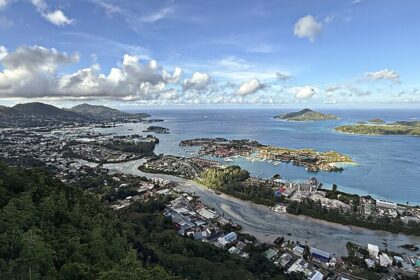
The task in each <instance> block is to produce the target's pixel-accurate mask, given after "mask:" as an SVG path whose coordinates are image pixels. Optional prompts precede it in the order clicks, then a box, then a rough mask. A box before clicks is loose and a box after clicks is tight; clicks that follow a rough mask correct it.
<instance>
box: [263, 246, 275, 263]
mask: <svg viewBox="0 0 420 280" xmlns="http://www.w3.org/2000/svg"><path fill="white" fill-rule="evenodd" d="M264 256H265V257H266V258H267V259H269V260H271V259H272V258H274V257H275V256H277V251H276V250H274V249H272V248H268V249H267V251H265V252H264Z"/></svg>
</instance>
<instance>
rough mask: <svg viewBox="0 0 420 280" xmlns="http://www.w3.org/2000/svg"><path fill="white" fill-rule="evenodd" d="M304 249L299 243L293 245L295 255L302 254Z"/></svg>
mask: <svg viewBox="0 0 420 280" xmlns="http://www.w3.org/2000/svg"><path fill="white" fill-rule="evenodd" d="M304 251H305V248H304V247H302V246H300V245H296V246H295V247H293V253H294V254H295V255H297V256H303V252H304Z"/></svg>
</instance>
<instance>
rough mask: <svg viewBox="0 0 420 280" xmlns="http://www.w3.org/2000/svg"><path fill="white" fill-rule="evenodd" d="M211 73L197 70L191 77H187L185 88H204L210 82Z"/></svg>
mask: <svg viewBox="0 0 420 280" xmlns="http://www.w3.org/2000/svg"><path fill="white" fill-rule="evenodd" d="M210 79H211V78H210V75H209V74H207V73H201V72H195V73H194V74H193V75H192V77H191V79H185V80H184V85H183V89H184V90H188V89H197V90H200V89H204V88H206V87H207V85H208V84H209V83H210Z"/></svg>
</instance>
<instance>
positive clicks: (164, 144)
mask: <svg viewBox="0 0 420 280" xmlns="http://www.w3.org/2000/svg"><path fill="white" fill-rule="evenodd" d="M139 111H142V112H147V113H149V114H151V115H152V118H161V119H164V120H165V121H164V122H162V123H156V125H159V126H164V127H167V128H169V129H170V134H167V135H165V134H158V135H157V136H158V138H159V139H160V143H159V144H158V145H157V147H156V150H155V152H156V153H157V154H158V153H164V154H174V155H188V154H187V153H186V152H185V151H184V150H183V149H182V148H180V147H179V146H178V144H179V141H181V140H185V139H190V138H196V137H224V138H227V139H250V140H257V141H259V142H260V143H262V144H269V145H274V146H280V147H288V148H314V149H317V150H319V151H328V150H334V151H337V152H340V153H343V154H346V155H348V156H350V157H351V158H352V159H353V160H354V161H355V162H356V163H357V165H356V166H346V167H345V170H344V171H343V172H339V173H328V172H318V173H310V172H308V171H306V170H305V168H304V167H299V166H294V165H292V164H287V163H281V164H279V165H277V166H275V165H273V164H272V163H269V162H251V161H248V160H246V159H244V158H237V159H234V161H232V162H226V164H237V165H240V166H241V167H243V168H245V169H247V170H249V171H250V172H251V174H252V175H260V176H261V177H266V178H268V177H271V176H272V175H273V174H276V173H279V174H280V175H281V176H282V177H283V178H284V179H289V180H306V179H308V178H309V177H311V176H315V177H317V178H318V179H319V180H320V182H322V183H323V184H324V186H325V187H326V188H328V187H330V186H331V185H332V184H337V185H338V188H339V190H342V191H345V192H350V193H357V194H361V195H366V194H369V195H372V196H373V197H375V198H379V199H386V200H392V201H396V202H399V203H403V204H406V203H410V204H411V205H413V204H416V205H420V137H416V136H362V135H348V134H342V133H338V132H336V131H334V128H335V127H337V126H339V125H343V124H351V123H355V122H359V121H367V120H369V119H373V118H381V119H383V120H385V121H387V122H388V121H389V122H391V121H399V120H415V119H420V109H407V110H401V109H399V110H397V109H386V110H385V109H381V110H379V109H372V110H367V109H357V110H356V109H352V110H350V109H349V110H347V109H341V110H338V109H335V110H332V109H325V110H320V111H321V112H323V113H332V114H335V115H337V116H338V117H339V118H340V119H338V120H333V121H321V122H288V121H281V120H276V119H273V117H274V116H276V115H279V114H283V113H286V112H290V111H293V110H285V109H273V108H268V109H201V110H196V109H169V108H168V109H161V108H153V109H150V108H147V109H144V110H143V109H142V110H139ZM147 126H148V124H129V125H124V126H121V127H117V128H115V129H116V132H117V133H119V134H130V133H136V132H139V131H141V130H142V129H144V128H145V127H147Z"/></svg>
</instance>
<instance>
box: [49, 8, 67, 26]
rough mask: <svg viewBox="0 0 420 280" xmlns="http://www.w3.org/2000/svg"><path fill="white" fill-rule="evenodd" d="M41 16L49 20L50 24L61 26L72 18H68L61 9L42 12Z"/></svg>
mask: <svg viewBox="0 0 420 280" xmlns="http://www.w3.org/2000/svg"><path fill="white" fill-rule="evenodd" d="M42 16H43V17H44V18H45V19H46V20H48V21H49V22H51V23H52V24H55V25H57V26H63V25H67V24H71V23H73V20H72V19H69V18H68V17H67V16H66V15H65V14H64V13H63V12H62V11H60V10H56V11H54V12H51V13H46V14H42Z"/></svg>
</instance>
